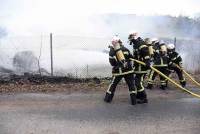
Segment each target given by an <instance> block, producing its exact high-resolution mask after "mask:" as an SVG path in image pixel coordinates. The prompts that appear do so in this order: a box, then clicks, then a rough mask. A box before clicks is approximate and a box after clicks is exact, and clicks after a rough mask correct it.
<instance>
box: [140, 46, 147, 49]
mask: <svg viewBox="0 0 200 134" xmlns="http://www.w3.org/2000/svg"><path fill="white" fill-rule="evenodd" d="M144 47H147V46H146V45H141V46H140V47H139V49H142V48H144Z"/></svg>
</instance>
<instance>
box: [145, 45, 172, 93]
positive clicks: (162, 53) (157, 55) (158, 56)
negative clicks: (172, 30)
mask: <svg viewBox="0 0 200 134" xmlns="http://www.w3.org/2000/svg"><path fill="white" fill-rule="evenodd" d="M153 44H154V45H153V46H154V50H155V51H154V56H153V62H154V65H153V66H154V67H155V68H156V69H158V70H159V71H160V72H162V73H163V74H168V71H167V68H168V64H169V58H168V56H167V47H166V44H165V43H164V42H163V41H153ZM157 75H158V73H157V72H155V71H154V70H151V71H150V74H149V76H148V82H147V89H152V87H153V82H154V80H155V78H156V76H157ZM159 76H160V83H161V86H160V88H161V89H163V90H165V88H166V86H167V83H166V82H167V81H166V79H165V78H164V77H162V76H161V75H159Z"/></svg>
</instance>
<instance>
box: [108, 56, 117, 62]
mask: <svg viewBox="0 0 200 134" xmlns="http://www.w3.org/2000/svg"><path fill="white" fill-rule="evenodd" d="M109 59H115V60H116V61H117V58H116V56H113V57H112V56H109Z"/></svg>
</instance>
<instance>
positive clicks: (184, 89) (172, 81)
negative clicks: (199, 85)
mask: <svg viewBox="0 0 200 134" xmlns="http://www.w3.org/2000/svg"><path fill="white" fill-rule="evenodd" d="M131 60H132V61H135V62H137V63H139V64H142V65H146V64H145V63H144V62H142V61H139V60H136V59H132V58H131ZM151 69H152V70H154V71H155V72H157V73H158V74H159V75H161V76H162V77H164V78H165V79H167V80H168V81H170V82H171V83H173V84H174V85H175V86H177V87H178V88H179V89H181V90H183V91H185V92H187V93H189V94H190V95H192V96H194V97H197V98H199V99H200V95H199V94H196V93H194V92H192V91H190V90H188V89H186V88H184V87H182V86H181V85H179V84H178V83H176V82H175V81H174V80H172V79H170V78H169V77H167V76H166V75H164V74H163V73H162V72H160V71H159V70H157V69H156V68H154V67H152V66H151Z"/></svg>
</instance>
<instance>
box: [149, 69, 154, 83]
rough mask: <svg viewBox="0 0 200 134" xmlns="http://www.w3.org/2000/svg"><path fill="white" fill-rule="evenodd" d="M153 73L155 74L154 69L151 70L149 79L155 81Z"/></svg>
mask: <svg viewBox="0 0 200 134" xmlns="http://www.w3.org/2000/svg"><path fill="white" fill-rule="evenodd" d="M153 74H154V70H152V71H151V74H150V77H149V81H153V80H152V78H153Z"/></svg>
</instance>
